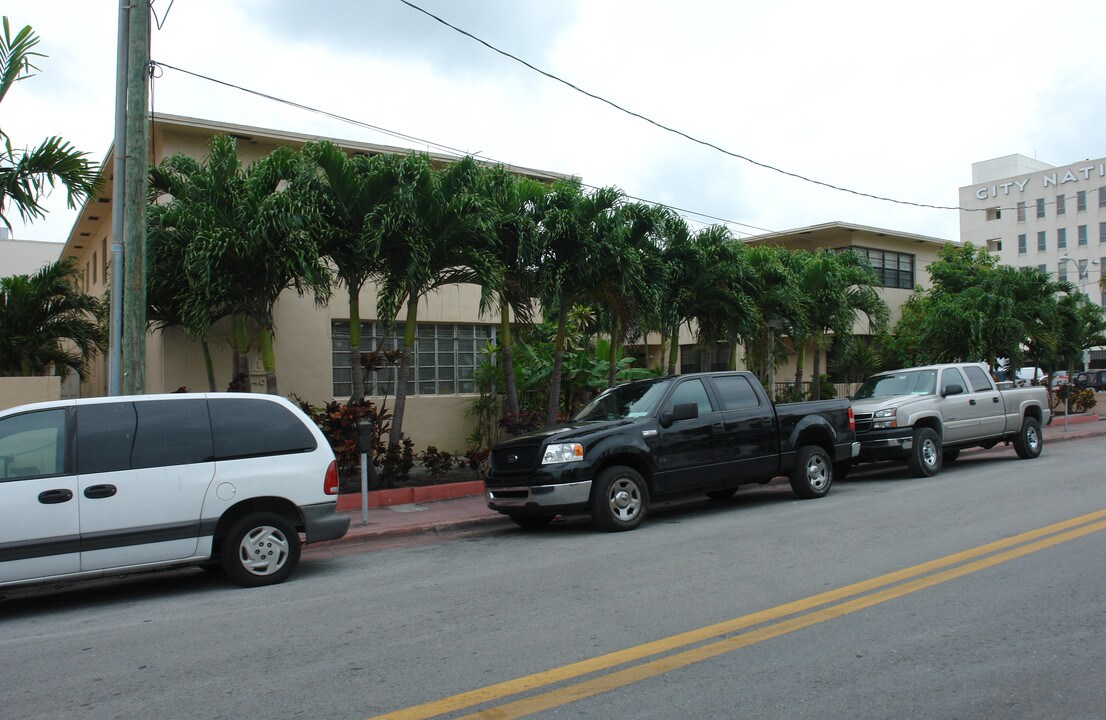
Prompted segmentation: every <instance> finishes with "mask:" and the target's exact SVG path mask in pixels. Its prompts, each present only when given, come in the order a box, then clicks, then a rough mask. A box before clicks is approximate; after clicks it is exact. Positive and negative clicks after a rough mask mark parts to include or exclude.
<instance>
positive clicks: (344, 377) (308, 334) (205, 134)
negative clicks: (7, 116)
mask: <svg viewBox="0 0 1106 720" xmlns="http://www.w3.org/2000/svg"><path fill="white" fill-rule="evenodd" d="M218 133H227V134H231V135H233V136H234V137H236V138H237V139H238V150H239V156H240V157H241V159H242V161H243V163H244V164H248V163H249V162H252V161H253V160H256V159H258V158H260V157H263V156H265V155H267V154H268V153H269V152H271V151H272V150H273V149H275V148H276V147H278V146H280V145H292V146H301V145H302V144H304V143H305V142H308V141H311V140H314V139H316V138H314V137H311V136H307V135H299V134H294V133H286V132H281V131H276V130H271V129H263V128H254V127H245V126H238V125H232V124H227V123H216V122H212V121H207V120H199V119H195V118H185V117H175V116H164V115H163V116H158V117H157V118H156V119H155V120H154V123H153V133H152V138H151V148H152V149H151V157H150V160H151V162H154V163H157V162H160V161H161V160H163V159H164V158H165V157H168V156H170V155H172V154H174V153H178V152H183V153H186V154H188V155H191V156H193V157H197V158H202V157H204V156H205V155H206V153H207V146H208V142H209V140H210V138H211V137H212V136H213V135H215V134H218ZM334 142H335V143H336V144H338V145H340V146H341V147H343V148H345V149H346V150H348V151H349V152H365V153H387V152H409V150H407V149H403V148H393V147H387V146H379V145H369V144H365V143H358V142H351V141H345V140H334ZM431 157H432V159H433V160H435V161H437V162H441V163H447V162H450V161H452V160H454V159H456V158H453V157H448V156H435V155H432V156H431ZM112 160H113V154H112V153H111V152H110V151H109V153H108V155H107V157H106V159H105V160H104V167H105V168H108V169H109V173H110V168H112ZM512 170H514V171H515V172H519V173H522V174H526V175H529V176H531V177H535V178H538V179H541V180H549V181H552V180H554V179H556V178H558V177H563V176H561V175H557V174H555V173H550V172H543V171H538V170H533V169H527V168H512ZM109 180H110V178H109ZM111 203H112V198H111V182H110V181H109V182H105V183H104V185H103V189H102V190H101V191H100V194H99V195H97V196H96V197H94V198H91V199H90V200H89V201H88V202H87V203H86V204H85V206H84V207H83V208H82V210H81V213H80V216H79V218H78V220H77V221H76V223H75V224H74V227H73V229H72V231H71V233H70V235H69V238H68V240H67V242H66V244H65V248H64V250H63V252H62V254H63V256H72V257H75V258H77V260H78V262H79V264H80V267H81V268H82V269H83V270H84V283H85V290H86V291H87V292H89V293H92V294H95V295H102V294H103V293H104V291H105V289H106V288H107V287H108V286H109V284H110V283H109V277H110V272H111V268H110V267H109V265H108V263H109V257H108V255H109V253H110V246H111V237H110V235H111ZM749 242H754V243H765V244H769V243H770V244H781V245H785V246H787V247H792V248H805V249H816V248H819V247H830V248H846V247H849V248H853V249H857V250H860V251H863V252H865V253H866V254H867V255H868V257H869V259H870V260H871V261H872V263H873V266H874V267H876V268H877V273H878V274H879V275H880V277H881V279H882V280H883V282H884V286H885V289H884V291H883V292H884V296H885V298H886V299H887V301H888V303H889V304H890V305H891V307H892V311H893V312H894V313H895V314H896V317H897V310H898V308H899V306H901V304H902V302H904V301H905V299H906V298H907V297H908V296H909V294H910V291H911V290H912V289H913V287H914V285H915V284H921V285H925V284H927V282H928V276H927V275H926V273H925V272H924V268H925V266H926V265H927V264H928V263H929V262H931V261H932V260H933V259H935V258H936V251H937V249H938V248H939V247H940V246H941V245H942V244H943V243H944V242H945V241H943V240H940V239H937V238H930V237H924V236H918V235H911V234H907V233H898V232H894V231H890V230H881V229H878V228H870V227H864V226H859V225H850V224H847V223H827V224H825V225H817V226H812V227H808V228H800V229H798V230H793V231H788V232H783V233H774V234H771V235H765V236H760V237H756V238H752V239H751V240H750V241H749ZM479 297H480V292H479V288H477V287H475V286H468V285H457V286H451V287H446V288H443V289H442V290H440V291H439V292H437V293H434V294H432V295H430V296H428V297H426V298H424V299H423V300H422V301H421V302H422V305H421V306H420V308H419V326H418V328H417V335H418V339H417V345H416V348H415V354H414V356H415V367H414V369H413V375H414V376H413V378H412V379H411V381H410V385H409V387H408V390H409V397H408V401H407V410H406V418H405V420H404V432H405V433H406V434H407V435H408V436H409V437H411V438H412V440H413V441H414V442H415V447H416V449H417V450H422V449H424V448H425V447H426V446H427V445H435V446H436V447H438V448H440V449H444V450H450V451H463V450H464V448H465V438H466V437H467V435H468V434H469V433H470V432H471V430H472V425H473V419H472V418H469V417H467V416H466V411H467V410H468V409H469V407H470V406H471V405H472V402H473V400H474V399H475V397H476V395H475V394H474V390H475V388H474V382H473V374H474V371H475V369H476V367H477V365H478V363H479V361H480V359H481V356H482V354H483V353H484V352H485V350H486V348H488V347H489V346H490V345H494V343H495V342H496V334H497V327H496V324H497V319H498V318H496V317H485V316H482V315H481V314H480V312H479ZM403 312H404V311H403V310H402V309H401V315H400V317H402V313H403ZM361 316H362V318H363V320H362V328H363V333H364V340H363V345H362V347H363V349H364V350H366V351H367V350H370V349H373V348H375V347H376V344H377V342H378V341H379V340H380V339H381V338H382V335H381V326H380V324H379V323H378V322H376V321H375V319H376V287H375V286H372V285H370V286H366V287H365V288H364V290H363V291H362V293H361ZM364 318H368V319H367V320H366V319H364ZM275 320H276V340H275V347H274V349H275V352H276V368H277V378H278V381H279V386H280V392H281V393H282V394H285V395H295V396H297V397H299V398H302V399H304V400H306V401H308V402H310V403H312V404H314V405H322V404H323V403H325V402H328V401H331V400H344V399H346V398H348V397H349V394H350V391H351V384H350V377H349V368H348V360H347V358H348V355H347V352H346V350H345V347H346V343H347V338H348V337H349V310H348V304H347V302H346V300H345V294H344V292H342V291H341V289H339V290H337V291H336V293H335V299H334V300H332V301H331V302H330V303H329V304H328V305H322V306H320V305H318V304H316V302H315V298H313V297H300V296H297V295H296V294H295V292H293V291H288V292H286V293H285V294H284V295H282V296H281V297H280V299H279V301H278V302H277V305H276V308H275ZM857 331H858V332H860V333H866V332H867V331H866V329H865V328H863V327H858V328H857ZM230 333H231V328H230V323H229V321H223V322H221V323H220V324H217V325H216V326H215V327H214V328H213V332H212V333H211V336H210V338H209V345H210V348H211V351H212V355H213V360H214V365H215V373H216V386H217V388H218V389H225V388H226V386H227V385H228V384H229V382H230V380H231V355H232V351H231V343H230ZM684 333H685V334H686V337H684V338H683V342H684V351H685V358H684V361H681V368H683V369H685V370H693V369H698V366H699V365H708V366H709V365H710V364H711V363H710V362H709V358H705V357H702V356H701V355H700V353H699V351H698V350H697V349H696V348H695V347H694V344H693V342H694V341H693V338H692V336H691V334H690V332H689V331H687V330H684ZM651 350H652V351H653V353H655V355H656V357H655V358H654V357H652V356H650V364H654V362H655V363H659V362H660V348H659V345H658V346H654V347H652V348H651ZM808 357H809V355H808ZM250 361H251V378H250V383H251V387H252V389H253V391H254V392H264V388H265V382H264V372H263V368H262V364H261V357H260V349H259V348H257V347H253V348H251V354H250ZM685 361H686V362H685ZM808 363H809V361H808ZM146 368H147V377H146V391H147V392H151V393H155V392H172V391H174V390H177V389H179V388H182V387H184V388H187V389H189V390H192V391H203V390H206V389H207V378H206V373H205V370H204V363H203V357H202V352H201V349H200V347H199V345H198V343H196V342H194V341H192V340H191V339H190V338H188V337H187V336H186V335H185V334H184V333H183V332H182V331H180V330H178V329H173V328H170V329H168V330H165V331H164V332H161V331H158V332H151V333H150V335H149V337H148V339H147V357H146ZM704 369H709V367H705V368H704ZM784 370H785V369H784V368H782V367H781V373H782V372H784ZM787 372H789V373H793V372H794V360H793V359H792V362H791V364H790V366H789V367H788V368H787ZM394 373H395V370H394V369H388V370H383V371H379V372H377V373H375V374H372V375H371V376H370V377H367V378H366V390H367V392H368V393H369V394H370V396H371V397H372V399H373V400H374V401H376V402H378V403H379V402H386V403H387V404H388V405H389V406H390V405H391V398H390V395H391V394H392V392H393V388H394V383H395V377H394ZM106 391H107V377H106V358H100V359H99V360H97V362H96V364H95V367H94V368H93V372H92V377H91V379H90V381H89V382H87V383H84V384H83V385H82V386H81V388H80V393H81V394H82V395H84V396H94V395H103V394H105V393H106ZM386 393H387V396H385V395H386Z"/></svg>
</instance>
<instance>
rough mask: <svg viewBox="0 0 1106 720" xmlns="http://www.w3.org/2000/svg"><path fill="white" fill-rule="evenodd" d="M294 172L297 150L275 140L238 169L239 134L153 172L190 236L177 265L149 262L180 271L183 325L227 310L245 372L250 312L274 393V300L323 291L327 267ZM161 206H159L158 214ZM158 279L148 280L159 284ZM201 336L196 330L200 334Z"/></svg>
mask: <svg viewBox="0 0 1106 720" xmlns="http://www.w3.org/2000/svg"><path fill="white" fill-rule="evenodd" d="M300 172H301V165H300V158H299V156H298V154H297V153H295V151H293V150H292V149H290V148H279V149H277V150H275V151H273V152H272V153H271V154H270V155H268V156H266V157H264V158H261V159H260V160H257V161H256V162H254V163H253V164H252V165H250V167H249V168H247V169H245V170H243V169H242V167H241V163H240V162H239V160H238V155H237V148H236V142H235V140H234V139H233V138H231V137H229V136H226V135H216V136H215V137H213V138H212V140H211V152H210V153H209V155H208V157H207V158H206V159H205V160H204V162H203V163H202V164H201V163H197V162H195V161H194V160H190V159H188V158H186V157H184V156H174V158H170V159H169V160H167V161H166V163H164V164H163V168H162V175H159V174H158V173H154V182H155V184H156V185H157V186H158V188H159V189H163V188H167V189H166V190H164V191H165V192H167V193H170V194H172V193H176V194H172V195H171V200H169V206H170V207H171V208H172V210H171V211H172V213H173V215H172V218H173V222H174V223H175V228H176V231H177V232H179V233H180V234H181V235H182V236H183V237H186V238H187V240H188V241H187V251H186V252H184V253H183V254H182V255H181V259H182V260H183V262H184V266H183V267H174V266H172V265H171V264H155V269H156V271H157V272H159V273H161V272H179V273H183V274H184V276H185V277H186V278H187V282H188V290H189V292H188V293H187V294H178V295H177V297H178V298H179V300H180V301H181V302H182V304H183V307H181V308H179V309H178V314H179V316H180V317H181V319H182V320H183V321H184V326H185V327H186V328H187V329H191V330H193V331H195V332H200V333H205V332H206V330H202V329H203V328H207V327H209V326H210V325H211V324H212V323H213V322H214V320H215V319H218V318H219V317H225V316H227V315H232V316H233V317H234V338H233V339H234V349H235V353H236V357H237V360H238V362H237V363H236V367H235V371H234V375H235V378H236V379H239V378H241V377H242V376H244V375H248V372H249V366H248V363H247V361H246V357H247V352H248V350H249V338H248V335H247V325H246V321H247V319H249V320H252V321H253V322H254V323H256V325H257V326H258V328H259V334H260V340H261V351H262V353H261V354H262V363H263V365H264V368H265V384H266V391H267V392H269V393H272V394H277V392H278V390H277V381H276V359H275V353H274V351H273V337H274V334H275V325H274V322H273V308H274V306H275V304H276V301H277V298H278V297H279V296H280V294H281V293H282V292H284V291H285V290H287V289H289V288H294V289H295V290H296V291H297V292H299V293H300V294H301V295H302V294H306V293H308V292H313V293H314V294H315V296H316V298H317V299H319V300H322V299H325V298H326V297H327V296H328V294H329V289H330V285H329V281H330V276H329V272H328V270H327V268H326V266H325V265H324V264H323V262H322V260H321V257H320V253H319V248H318V245H317V244H316V242H315V240H314V239H313V238H312V237H311V236H310V234H309V233H308V232H307V226H306V218H307V217H308V215H309V212H310V207H309V205H308V203H307V200H306V198H305V196H304V194H303V193H301V192H297V191H296V189H295V188H293V187H292V186H290V185H288V182H289V181H290V180H292V179H294V178H295V177H296V176H297V174H298V173H300ZM161 212H165V211H161V210H157V211H155V213H154V215H155V217H157V213H161ZM157 282H159V281H157V280H155V281H154V283H155V284H156V283H157ZM201 337H203V335H202V334H201Z"/></svg>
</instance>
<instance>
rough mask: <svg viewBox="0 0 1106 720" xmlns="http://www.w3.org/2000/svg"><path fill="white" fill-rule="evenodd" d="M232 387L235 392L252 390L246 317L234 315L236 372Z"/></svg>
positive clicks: (233, 374) (232, 377)
mask: <svg viewBox="0 0 1106 720" xmlns="http://www.w3.org/2000/svg"><path fill="white" fill-rule="evenodd" d="M230 384H231V387H233V388H235V392H250V343H249V338H248V337H247V335H246V318H244V317H243V316H241V315H235V316H234V372H233V373H231V380H230Z"/></svg>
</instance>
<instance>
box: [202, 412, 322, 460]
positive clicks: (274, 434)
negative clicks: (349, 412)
mask: <svg viewBox="0 0 1106 720" xmlns="http://www.w3.org/2000/svg"><path fill="white" fill-rule="evenodd" d="M208 409H209V411H210V412H211V435H212V437H213V438H214V441H215V459H216V460H230V459H233V458H246V457H257V456H260V455H283V454H288V453H299V452H311V451H312V450H314V449H315V448H316V447H318V444H317V443H316V442H315V436H314V435H312V434H311V431H310V430H308V429H307V427H306V426H304V424H303V421H301V420H300V419H299V418H298V417H296V416H295V415H293V414H292V413H291V412H290V411H289V410H288V409H287V408H286V407H284V406H282V405H278V404H277V403H274V402H269V401H266V400H246V399H242V400H239V399H238V398H211V399H209V400H208Z"/></svg>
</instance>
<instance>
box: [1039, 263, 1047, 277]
mask: <svg viewBox="0 0 1106 720" xmlns="http://www.w3.org/2000/svg"><path fill="white" fill-rule="evenodd" d="M1037 269H1038V270H1040V271H1041V272H1043V273H1044V274H1045V275H1047V274H1048V265H1045V264H1044V263H1041V264H1040V265H1038V266H1037Z"/></svg>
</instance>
